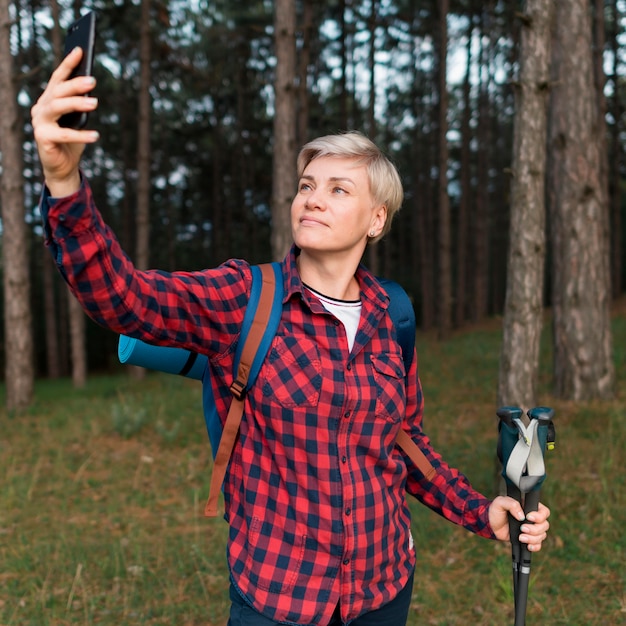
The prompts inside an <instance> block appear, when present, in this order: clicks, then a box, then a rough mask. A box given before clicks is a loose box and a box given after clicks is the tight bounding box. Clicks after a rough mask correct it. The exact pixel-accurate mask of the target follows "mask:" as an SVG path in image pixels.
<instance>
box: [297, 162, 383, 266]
mask: <svg viewBox="0 0 626 626" xmlns="http://www.w3.org/2000/svg"><path fill="white" fill-rule="evenodd" d="M386 212H387V210H386V207H385V206H384V205H380V204H379V205H377V204H376V203H375V201H374V199H373V198H372V195H371V192H370V185H369V179H368V176H367V170H366V168H365V166H364V165H356V164H355V161H354V160H353V159H349V158H338V157H319V158H317V159H314V160H313V161H311V162H310V163H309V164H308V165H307V167H306V168H305V170H304V172H303V173H302V176H301V177H300V180H299V182H298V191H297V193H296V196H295V198H294V199H293V202H292V204H291V229H292V235H293V240H294V242H295V244H296V245H297V246H298V247H299V248H300V249H301V250H308V251H310V252H328V253H340V252H351V251H355V252H358V254H359V258H360V255H361V254H362V253H363V250H364V249H365V246H366V244H367V237H368V236H372V235H377V234H378V233H380V231H381V230H382V228H383V226H384V223H385V217H386Z"/></svg>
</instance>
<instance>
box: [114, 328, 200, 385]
mask: <svg viewBox="0 0 626 626" xmlns="http://www.w3.org/2000/svg"><path fill="white" fill-rule="evenodd" d="M117 356H118V358H119V360H120V363H123V364H125V365H138V366H139V367H145V368H146V369H150V370H157V371H159V372H166V373H167V374H179V375H180V376H185V377H187V378H193V379H195V380H202V375H203V373H204V369H205V368H206V364H207V357H206V355H205V354H198V353H197V352H191V351H190V350H184V349H182V348H166V347H164V346H153V345H150V344H149V343H146V342H145V341H141V339H133V338H131V337H127V336H126V335H120V338H119V342H118V345H117Z"/></svg>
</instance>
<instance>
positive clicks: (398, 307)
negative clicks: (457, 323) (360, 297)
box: [378, 278, 415, 374]
mask: <svg viewBox="0 0 626 626" xmlns="http://www.w3.org/2000/svg"><path fill="white" fill-rule="evenodd" d="M378 281H379V282H380V284H381V285H382V286H383V288H384V290H385V291H386V292H387V294H388V295H389V298H390V302H389V309H388V310H389V315H391V319H392V321H393V325H394V326H395V328H396V335H397V338H398V343H399V344H400V348H402V358H403V359H404V369H405V370H406V372H407V374H408V373H409V370H410V369H411V365H412V364H413V353H414V351H415V311H414V310H413V304H412V302H411V300H410V298H409V296H408V295H407V293H406V291H404V289H403V288H402V287H401V286H400V285H399V284H398V283H396V282H395V281H393V280H389V279H387V278H379V279H378Z"/></svg>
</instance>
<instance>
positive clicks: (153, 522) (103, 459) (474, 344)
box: [0, 316, 626, 626]
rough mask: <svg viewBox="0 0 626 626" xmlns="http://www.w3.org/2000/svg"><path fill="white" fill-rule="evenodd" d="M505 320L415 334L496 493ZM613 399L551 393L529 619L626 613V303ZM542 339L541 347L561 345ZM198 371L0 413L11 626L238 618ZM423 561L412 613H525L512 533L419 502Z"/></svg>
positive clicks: (419, 617)
mask: <svg viewBox="0 0 626 626" xmlns="http://www.w3.org/2000/svg"><path fill="white" fill-rule="evenodd" d="M499 341H500V332H499V328H498V325H497V322H493V323H492V325H491V326H490V325H487V326H484V327H481V328H475V329H472V330H471V331H468V332H464V333H459V334H458V335H456V336H454V337H453V338H451V339H450V340H449V341H446V342H443V343H438V342H436V341H434V340H432V339H431V338H429V337H426V336H420V337H418V350H419V353H420V371H421V376H422V381H423V384H424V389H425V396H426V414H425V426H426V430H427V432H428V433H429V434H430V435H431V438H432V440H433V443H434V444H435V446H436V447H437V449H439V450H440V451H441V452H442V453H444V455H445V456H446V458H447V459H448V460H449V461H450V462H451V463H453V464H455V465H457V466H458V467H460V468H461V469H463V470H464V471H465V473H466V474H467V475H468V476H469V477H470V478H471V480H472V482H473V483H474V484H475V486H476V487H477V488H478V489H480V490H481V491H483V492H485V493H487V494H491V495H493V494H494V492H495V489H496V477H495V469H494V468H495V462H494V456H495V444H496V417H495V408H496V407H495V404H494V403H495V386H496V377H497V367H498V350H499ZM614 343H615V350H616V354H615V359H616V364H617V368H618V369H617V371H618V377H619V389H618V397H617V399H616V400H615V401H613V402H593V403H580V404H574V403H569V402H563V401H558V400H556V399H554V398H552V397H551V396H550V392H549V389H550V387H549V368H550V366H549V362H548V363H543V364H542V372H543V374H542V391H541V398H540V401H541V403H542V404H547V405H551V406H553V407H554V408H555V410H556V416H555V424H556V427H557V448H556V450H555V451H554V452H552V453H550V454H549V456H548V457H547V459H546V463H547V474H548V475H547V479H546V482H545V484H544V489H543V498H542V499H543V500H544V502H546V504H548V505H549V506H550V507H551V508H552V511H553V515H552V518H551V521H552V530H551V533H550V538H549V540H548V541H547V543H546V545H545V547H544V550H543V551H542V552H540V553H539V554H536V555H534V556H533V564H532V574H531V588H530V593H529V601H528V613H527V614H528V619H527V624H528V625H529V626H532V625H533V624H537V625H539V624H541V625H542V626H545V625H557V624H559V625H560V624H562V625H568V626H572V625H580V626H593V625H598V626H600V625H602V626H605V625H607V624H609V625H610V624H624V623H626V574H625V572H626V568H625V567H624V563H626V533H624V527H625V524H626V464H625V461H624V450H626V408H625V407H626V402H625V399H626V380H625V375H626V354H625V351H624V349H625V346H626V319H624V317H623V316H622V317H620V318H616V320H615V342H614ZM548 352H549V351H548V350H546V351H545V354H544V361H545V360H546V359H549V355H548ZM200 403H201V399H200V385H199V384H198V383H197V382H192V381H187V380H185V379H182V378H179V377H174V376H167V375H158V374H151V375H149V376H147V377H146V378H145V379H144V380H143V381H136V380H133V379H131V378H130V377H128V376H126V375H125V374H121V375H119V376H110V377H94V378H92V379H90V380H89V383H88V385H87V387H86V388H85V389H83V390H74V389H72V387H71V383H70V382H69V381H56V382H50V381H41V382H39V383H38V385H37V401H36V404H35V405H34V406H33V407H32V409H31V410H30V411H29V412H28V414H27V415H22V416H8V415H7V414H6V412H1V413H0V425H1V430H0V432H1V435H0V564H1V565H0V624H1V625H2V626H31V625H32V626H48V625H50V626H52V625H54V626H60V625H70V624H80V625H84V626H87V625H92V624H93V625H96V624H97V625H116V626H117V625H135V624H149V625H156V624H167V625H176V626H192V625H193V626H195V625H198V626H199V625H201V624H202V625H203V626H213V625H215V626H217V625H219V626H223V625H224V624H225V623H226V619H227V614H228V606H229V603H228V572H227V568H226V559H225V545H226V533H227V527H226V524H225V523H224V521H223V520H221V519H216V520H208V519H205V518H204V517H203V515H202V510H203V506H204V501H205V498H206V496H207V492H208V480H207V476H208V471H207V468H208V466H209V464H210V451H209V446H208V443H207V440H206V432H205V428H204V424H203V420H202V417H201V409H200ZM411 506H412V510H413V513H414V523H413V534H414V536H415V540H416V544H417V546H418V573H417V576H416V584H415V589H414V594H413V605H412V609H411V616H410V620H409V624H410V625H417V624H420V625H440V626H444V625H445V626H456V625H458V626H461V625H463V626H465V625H466V624H481V625H494V626H496V625H497V626H502V625H503V624H512V623H513V618H512V615H513V611H512V607H513V599H512V591H511V581H510V578H511V573H510V569H511V568H510V551H509V547H508V546H507V545H504V544H499V543H496V542H490V541H485V540H483V539H480V538H477V537H475V536H473V535H470V534H469V533H467V532H465V531H463V530H462V529H459V528H457V527H454V526H452V525H451V524H449V523H447V522H445V521H444V520H442V519H440V518H439V517H438V516H436V515H434V514H432V513H431V512H430V511H428V510H426V509H425V508H424V507H422V506H420V505H418V504H417V503H414V504H412V505H411Z"/></svg>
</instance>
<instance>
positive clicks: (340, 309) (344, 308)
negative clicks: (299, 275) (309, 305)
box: [304, 285, 361, 350]
mask: <svg viewBox="0 0 626 626" xmlns="http://www.w3.org/2000/svg"><path fill="white" fill-rule="evenodd" d="M304 286H305V287H306V288H307V289H308V290H309V291H310V292H311V293H312V294H313V295H314V296H315V297H316V298H317V299H318V300H319V301H320V302H321V303H322V306H323V307H324V308H325V309H326V310H327V311H328V312H329V313H332V314H333V315H334V316H335V317H336V318H337V319H338V320H339V321H340V322H341V323H342V324H343V327H344V328H345V329H346V336H347V337H348V347H349V348H350V350H352V346H353V345H354V338H355V337H356V331H357V329H358V327H359V320H360V319H361V301H360V300H337V299H335V298H329V297H328V296H325V295H324V294H323V293H320V292H319V291H315V289H312V288H311V287H309V286H308V285H304Z"/></svg>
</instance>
